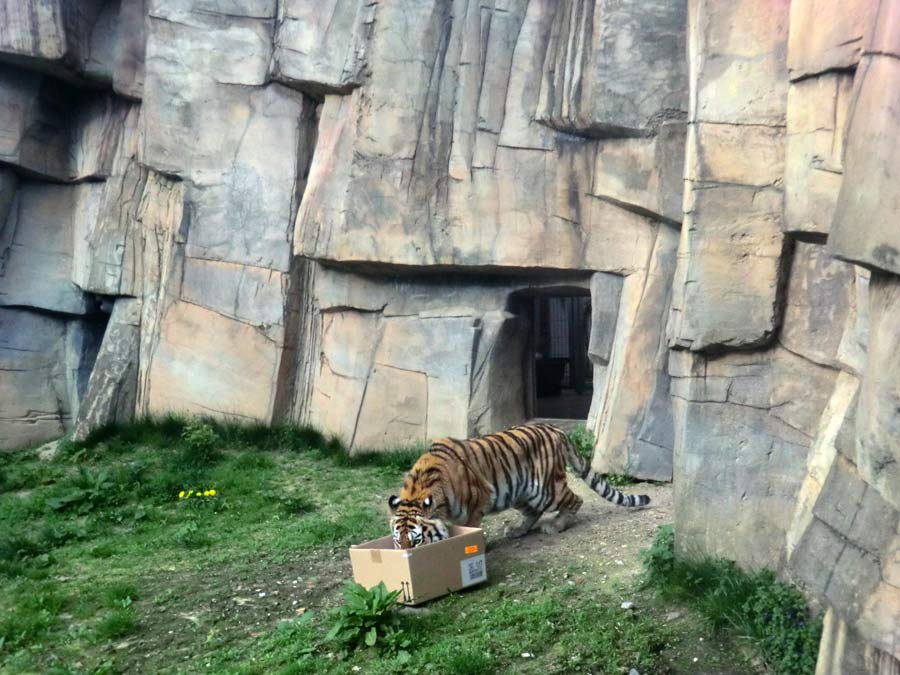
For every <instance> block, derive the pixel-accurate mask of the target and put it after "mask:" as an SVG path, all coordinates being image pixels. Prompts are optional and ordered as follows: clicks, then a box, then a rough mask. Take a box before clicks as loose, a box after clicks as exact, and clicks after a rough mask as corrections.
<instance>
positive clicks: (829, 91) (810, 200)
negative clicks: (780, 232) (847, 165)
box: [783, 72, 853, 235]
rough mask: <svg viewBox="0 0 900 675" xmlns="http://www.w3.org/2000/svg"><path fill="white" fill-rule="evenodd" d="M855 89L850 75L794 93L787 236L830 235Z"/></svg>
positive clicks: (812, 81)
mask: <svg viewBox="0 0 900 675" xmlns="http://www.w3.org/2000/svg"><path fill="white" fill-rule="evenodd" d="M852 89H853V77H852V76H851V75H849V74H847V73H834V72H832V73H826V74H824V75H821V76H819V77H812V78H809V79H805V80H801V81H800V82H795V83H793V84H791V87H790V89H789V90H788V108H787V144H786V148H785V170H784V221H783V227H784V231H785V232H791V233H795V234H799V233H814V234H820V235H827V234H828V232H829V230H830V229H831V220H832V217H833V215H834V209H835V204H836V203H837V198H838V192H839V191H840V187H841V179H842V174H843V166H842V163H841V153H842V151H843V146H844V127H845V126H846V123H847V110H848V107H849V105H850V95H851V92H852Z"/></svg>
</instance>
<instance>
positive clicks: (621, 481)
mask: <svg viewBox="0 0 900 675" xmlns="http://www.w3.org/2000/svg"><path fill="white" fill-rule="evenodd" d="M606 482H607V483H609V484H610V485H613V486H615V487H625V486H626V485H634V484H635V482H636V481H635V480H634V478H632V477H631V476H628V475H626V474H624V473H610V474H607V475H606Z"/></svg>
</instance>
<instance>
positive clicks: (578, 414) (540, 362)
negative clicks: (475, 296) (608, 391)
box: [517, 287, 593, 420]
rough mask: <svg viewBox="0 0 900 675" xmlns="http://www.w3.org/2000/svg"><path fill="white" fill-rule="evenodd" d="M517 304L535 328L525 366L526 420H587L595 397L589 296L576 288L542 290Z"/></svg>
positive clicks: (529, 341) (522, 298)
mask: <svg viewBox="0 0 900 675" xmlns="http://www.w3.org/2000/svg"><path fill="white" fill-rule="evenodd" d="M517 304H518V309H519V311H520V312H521V313H523V314H527V316H528V319H529V324H530V334H529V340H528V348H527V349H526V351H525V363H524V364H523V365H524V370H525V383H526V387H525V389H526V396H525V413H526V416H527V417H528V418H529V419H552V420H586V419H587V416H588V411H589V410H590V407H591V398H592V395H593V368H592V367H591V362H590V360H589V359H588V343H589V340H590V334H591V296H590V292H589V291H588V289H586V288H577V287H576V288H563V289H559V288H554V289H542V290H541V291H539V292H536V293H534V294H529V295H528V296H526V297H520V298H519V302H518V303H517Z"/></svg>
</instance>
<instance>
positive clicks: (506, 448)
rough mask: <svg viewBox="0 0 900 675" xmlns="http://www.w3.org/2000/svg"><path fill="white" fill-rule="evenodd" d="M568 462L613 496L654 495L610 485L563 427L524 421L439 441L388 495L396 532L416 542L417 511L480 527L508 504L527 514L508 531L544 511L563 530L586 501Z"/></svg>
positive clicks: (634, 502) (631, 499)
mask: <svg viewBox="0 0 900 675" xmlns="http://www.w3.org/2000/svg"><path fill="white" fill-rule="evenodd" d="M566 463H568V464H569V465H570V466H571V467H572V469H573V470H574V471H575V473H577V474H578V475H579V476H580V477H581V479H582V480H584V481H585V482H586V483H587V484H588V485H590V487H591V489H592V490H594V491H595V492H596V493H597V494H599V495H600V496H601V497H603V498H604V499H607V500H609V501H611V502H612V503H613V504H617V505H619V506H644V505H646V504H649V503H650V498H649V497H647V496H646V495H629V494H625V493H623V492H620V491H619V490H617V489H615V488H614V487H612V486H611V485H609V483H607V482H606V480H605V478H604V476H603V475H602V474H599V473H597V472H596V471H594V470H593V469H591V467H590V464H589V463H588V461H587V460H586V459H585V458H584V457H582V456H581V454H580V453H579V452H578V449H577V448H576V447H575V446H574V445H573V444H572V442H571V441H570V440H569V437H568V436H567V435H566V433H565V432H564V431H562V430H561V429H558V428H557V427H554V426H552V425H549V424H525V425H522V426H518V427H513V428H512V429H507V430H506V431H501V432H499V433H496V434H489V435H487V436H482V437H480V438H470V439H468V440H464V441H459V440H454V439H451V438H442V439H438V440H436V441H434V442H433V443H432V444H431V448H430V449H429V450H428V451H427V452H426V453H425V454H423V455H422V456H421V457H419V459H418V460H417V461H416V463H415V465H413V467H412V469H410V471H409V474H408V475H407V476H406V481H405V483H404V485H403V489H402V490H401V492H400V496H399V497H397V496H393V497H391V498H390V499H389V500H388V505H389V506H390V508H391V514H392V523H391V526H392V529H393V531H394V539H395V541H397V542H398V544H399V545H400V547H401V548H412V547H413V546H416V545H417V544H416V543H414V542H415V540H416V539H415V537H414V536H413V535H412V534H411V533H412V532H413V530H411V529H409V528H410V523H414V522H415V521H416V519H417V518H434V517H437V518H440V519H443V520H446V521H449V522H454V523H460V524H464V525H466V526H468V527H477V526H478V525H479V524H480V523H481V519H482V517H483V516H485V515H486V514H488V513H494V512H497V511H503V510H505V509H509V508H514V509H517V510H518V511H519V512H520V513H521V514H522V523H521V525H520V526H519V527H516V528H514V529H512V530H509V531H508V532H507V534H508V535H509V536H513V537H521V536H523V535H525V534H526V533H527V532H528V531H529V530H530V529H531V528H532V527H533V526H534V524H535V523H536V522H537V520H538V518H540V517H541V515H543V514H544V513H545V512H547V511H555V512H556V516H554V518H553V519H552V520H551V521H550V522H549V523H547V524H546V525H544V527H543V528H542V529H543V530H544V531H545V532H561V531H562V530H564V529H566V528H567V527H568V526H569V525H570V524H571V522H572V519H573V516H574V515H575V513H577V511H578V509H580V508H581V504H582V499H581V497H579V496H578V495H576V494H575V493H574V492H572V491H571V490H570V489H569V486H568V485H567V483H566ZM404 544H406V545H404Z"/></svg>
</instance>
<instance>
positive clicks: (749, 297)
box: [668, 182, 786, 351]
mask: <svg viewBox="0 0 900 675" xmlns="http://www.w3.org/2000/svg"><path fill="white" fill-rule="evenodd" d="M781 203H782V194H781V191H780V190H778V189H776V188H757V187H751V186H743V185H729V184H719V183H709V184H705V183H700V182H688V183H687V185H686V188H685V223H684V227H683V228H682V230H681V245H680V247H679V252H678V268H677V270H676V272H675V282H674V284H675V285H674V291H673V296H672V313H671V315H670V318H669V328H668V332H669V345H670V346H672V347H675V348H685V349H691V350H693V351H704V350H708V351H712V350H721V349H748V348H755V347H760V346H764V345H767V344H769V343H771V341H772V340H773V338H774V336H775V334H776V331H777V329H778V325H779V320H780V318H781V314H780V304H781V299H780V297H779V292H780V290H781V288H782V284H783V279H784V276H785V269H784V268H785V265H784V261H783V257H784V254H785V247H786V241H785V237H784V235H783V233H782V231H781V214H782V211H781Z"/></svg>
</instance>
